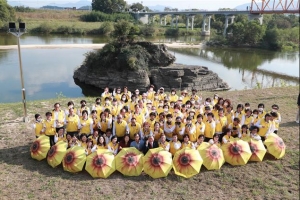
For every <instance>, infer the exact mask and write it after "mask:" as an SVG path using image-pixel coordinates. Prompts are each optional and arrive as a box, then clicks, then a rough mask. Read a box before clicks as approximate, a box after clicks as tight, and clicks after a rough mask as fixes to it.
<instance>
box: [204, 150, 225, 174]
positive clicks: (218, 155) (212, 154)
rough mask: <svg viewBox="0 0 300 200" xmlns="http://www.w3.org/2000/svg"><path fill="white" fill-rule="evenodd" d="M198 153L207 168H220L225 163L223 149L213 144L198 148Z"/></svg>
mask: <svg viewBox="0 0 300 200" xmlns="http://www.w3.org/2000/svg"><path fill="white" fill-rule="evenodd" d="M199 153H200V156H201V157H202V159H203V165H204V166H205V167H206V168H207V169H208V170H213V169H220V168H221V167H222V165H223V164H224V163H225V159H224V156H223V151H222V150H221V149H220V148H219V147H218V146H217V145H215V144H214V145H211V146H210V147H208V148H206V149H202V150H200V151H199Z"/></svg>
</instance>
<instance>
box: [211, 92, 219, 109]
mask: <svg viewBox="0 0 300 200" xmlns="http://www.w3.org/2000/svg"><path fill="white" fill-rule="evenodd" d="M218 100H219V95H218V94H214V97H213V102H212V105H213V106H214V105H216V104H217V103H218Z"/></svg>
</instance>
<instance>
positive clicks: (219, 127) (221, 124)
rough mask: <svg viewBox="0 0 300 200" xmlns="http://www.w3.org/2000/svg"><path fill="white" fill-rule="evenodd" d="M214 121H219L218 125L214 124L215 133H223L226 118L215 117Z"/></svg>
mask: <svg viewBox="0 0 300 200" xmlns="http://www.w3.org/2000/svg"><path fill="white" fill-rule="evenodd" d="M215 119H217V120H219V123H216V132H217V133H221V132H223V128H224V127H226V126H227V117H225V116H223V117H220V116H217V117H215Z"/></svg>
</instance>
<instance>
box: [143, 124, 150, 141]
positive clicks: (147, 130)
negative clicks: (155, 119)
mask: <svg viewBox="0 0 300 200" xmlns="http://www.w3.org/2000/svg"><path fill="white" fill-rule="evenodd" d="M149 135H151V129H150V124H149V123H148V122H144V124H143V127H142V129H141V139H143V140H147V139H148V137H149Z"/></svg>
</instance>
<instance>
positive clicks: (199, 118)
mask: <svg viewBox="0 0 300 200" xmlns="http://www.w3.org/2000/svg"><path fill="white" fill-rule="evenodd" d="M195 126H196V137H197V138H198V137H199V135H203V134H204V130H205V123H204V122H203V115H202V114H198V115H197V121H196V123H195Z"/></svg>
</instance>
